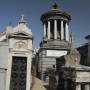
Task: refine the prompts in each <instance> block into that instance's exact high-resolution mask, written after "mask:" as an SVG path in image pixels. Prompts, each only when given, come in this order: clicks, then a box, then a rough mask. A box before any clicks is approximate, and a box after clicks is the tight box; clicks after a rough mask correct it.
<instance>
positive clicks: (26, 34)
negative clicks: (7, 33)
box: [13, 32, 30, 36]
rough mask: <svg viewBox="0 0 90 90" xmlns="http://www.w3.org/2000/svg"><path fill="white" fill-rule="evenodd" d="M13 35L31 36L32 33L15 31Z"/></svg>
mask: <svg viewBox="0 0 90 90" xmlns="http://www.w3.org/2000/svg"><path fill="white" fill-rule="evenodd" d="M13 35H15V36H30V34H28V33H24V32H18V33H13Z"/></svg>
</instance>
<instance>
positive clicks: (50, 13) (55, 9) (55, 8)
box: [41, 3, 71, 22]
mask: <svg viewBox="0 0 90 90" xmlns="http://www.w3.org/2000/svg"><path fill="white" fill-rule="evenodd" d="M54 16H56V17H60V18H61V17H64V18H67V19H68V20H71V17H70V15H69V14H67V13H66V12H63V11H61V10H60V9H59V7H58V5H57V4H56V3H55V4H54V5H53V8H52V10H50V11H48V12H45V13H44V14H42V16H41V21H42V22H44V21H45V20H47V19H48V18H50V17H54Z"/></svg>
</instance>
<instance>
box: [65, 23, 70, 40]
mask: <svg viewBox="0 0 90 90" xmlns="http://www.w3.org/2000/svg"><path fill="white" fill-rule="evenodd" d="M65 34H66V41H69V29H68V23H67V22H66V24H65Z"/></svg>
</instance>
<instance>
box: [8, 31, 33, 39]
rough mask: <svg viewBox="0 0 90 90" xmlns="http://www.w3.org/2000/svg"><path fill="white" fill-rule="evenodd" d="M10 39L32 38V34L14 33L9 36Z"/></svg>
mask: <svg viewBox="0 0 90 90" xmlns="http://www.w3.org/2000/svg"><path fill="white" fill-rule="evenodd" d="M9 37H26V38H32V35H31V34H28V33H25V32H14V33H11V34H9Z"/></svg>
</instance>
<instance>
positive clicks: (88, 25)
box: [0, 0, 90, 47]
mask: <svg viewBox="0 0 90 90" xmlns="http://www.w3.org/2000/svg"><path fill="white" fill-rule="evenodd" d="M55 2H56V3H58V5H59V7H60V9H61V10H63V11H65V12H67V13H68V14H70V15H71V18H72V20H71V22H70V31H72V32H73V34H74V37H75V45H76V46H80V45H82V44H84V43H85V42H87V41H86V40H85V39H84V37H85V36H86V35H89V34H90V0H0V31H1V32H2V31H4V30H5V27H6V26H7V25H8V24H9V23H12V25H13V26H15V25H16V24H17V22H18V21H19V19H20V16H21V15H22V14H24V15H25V17H26V18H27V22H28V26H29V27H30V28H31V30H32V32H33V34H34V43H33V46H34V47H39V43H40V41H41V39H42V30H43V27H42V23H41V21H40V16H41V14H43V13H44V12H46V11H48V10H51V9H52V5H53V4H54V3H55Z"/></svg>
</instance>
